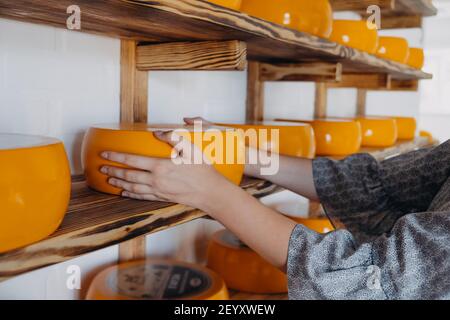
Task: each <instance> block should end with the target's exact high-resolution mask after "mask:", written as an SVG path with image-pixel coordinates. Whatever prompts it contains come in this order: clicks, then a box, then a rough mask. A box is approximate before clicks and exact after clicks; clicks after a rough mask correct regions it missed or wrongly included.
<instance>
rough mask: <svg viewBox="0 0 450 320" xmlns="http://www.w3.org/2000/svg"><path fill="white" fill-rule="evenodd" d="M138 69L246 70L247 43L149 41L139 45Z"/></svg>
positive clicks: (233, 41)
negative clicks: (156, 42) (149, 42)
mask: <svg viewBox="0 0 450 320" xmlns="http://www.w3.org/2000/svg"><path fill="white" fill-rule="evenodd" d="M136 65H137V68H138V70H141V71H149V70H244V69H245V67H246V65H247V47H246V44H245V42H243V41H237V40H229V41H197V42H172V43H158V44H145V45H140V46H138V48H137V63H136Z"/></svg>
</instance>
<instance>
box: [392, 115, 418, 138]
mask: <svg viewBox="0 0 450 320" xmlns="http://www.w3.org/2000/svg"><path fill="white" fill-rule="evenodd" d="M395 120H396V121H397V129H398V138H399V139H400V140H413V139H414V137H415V136H416V130H417V121H416V119H415V118H412V117H395Z"/></svg>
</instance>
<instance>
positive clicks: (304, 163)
mask: <svg viewBox="0 0 450 320" xmlns="http://www.w3.org/2000/svg"><path fill="white" fill-rule="evenodd" d="M257 154H258V151H257V150H256V149H253V148H247V164H246V166H245V174H246V175H248V176H252V177H256V178H260V179H264V180H269V181H271V182H273V183H275V184H277V185H279V186H281V187H283V188H286V189H289V190H291V191H293V192H295V193H297V194H300V195H302V196H304V197H306V198H308V199H311V200H318V199H317V198H318V196H317V192H316V188H315V185H314V179H313V170H312V160H309V159H303V158H296V157H287V156H283V155H280V156H279V169H278V171H277V172H276V173H275V174H273V175H262V174H261V168H262V167H263V166H262V165H261V164H260V163H257V164H251V163H250V162H249V161H248V160H249V159H259V157H257Z"/></svg>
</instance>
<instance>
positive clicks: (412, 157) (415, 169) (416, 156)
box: [313, 141, 450, 242]
mask: <svg viewBox="0 0 450 320" xmlns="http://www.w3.org/2000/svg"><path fill="white" fill-rule="evenodd" d="M313 171H314V172H313V175H314V182H315V186H316V190H317V193H318V195H319V198H320V201H321V203H322V205H323V206H324V208H325V211H326V212H327V214H328V216H329V218H330V219H331V220H332V221H333V223H334V224H335V226H336V227H338V228H346V229H347V230H349V231H350V232H351V233H352V234H353V235H354V236H355V237H356V238H357V240H358V242H361V241H366V240H368V239H371V238H373V237H377V236H379V235H381V234H383V233H385V232H387V231H389V230H390V229H392V227H393V225H394V224H395V222H396V221H397V220H398V219H399V218H400V217H402V216H403V215H405V214H408V213H412V212H422V211H426V210H427V209H428V207H429V206H430V204H431V202H432V201H433V198H434V197H435V196H436V194H437V193H438V191H439V190H440V188H441V187H442V185H443V184H444V182H445V181H446V180H447V177H448V176H449V174H450V141H447V142H446V143H444V144H441V145H440V146H438V147H435V148H432V149H423V150H419V151H415V152H411V153H408V154H404V155H401V156H398V157H395V158H392V159H389V160H385V161H383V162H381V163H378V162H377V161H376V160H375V159H374V158H373V157H372V156H370V155H368V154H358V155H354V156H350V157H348V158H346V159H344V160H341V161H335V160H331V159H327V158H318V159H316V160H315V161H314V163H313Z"/></svg>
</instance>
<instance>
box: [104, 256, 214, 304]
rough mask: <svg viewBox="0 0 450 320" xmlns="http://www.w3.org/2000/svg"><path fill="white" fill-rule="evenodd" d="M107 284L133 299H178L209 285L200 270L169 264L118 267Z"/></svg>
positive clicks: (189, 295)
mask: <svg viewBox="0 0 450 320" xmlns="http://www.w3.org/2000/svg"><path fill="white" fill-rule="evenodd" d="M107 283H108V286H109V287H110V289H111V290H112V291H116V292H117V293H119V294H120V295H122V296H126V297H129V298H134V299H181V298H190V297H195V296H198V295H199V294H200V293H202V292H204V291H207V290H208V289H210V288H211V286H212V279H211V278H210V276H209V275H208V274H206V273H204V272H202V271H201V270H196V269H193V268H187V267H185V266H178V265H170V264H162V263H161V264H148V263H147V264H142V265H134V266H129V267H127V268H120V269H118V270H116V271H115V272H113V273H111V274H110V275H109V277H108V279H107Z"/></svg>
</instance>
